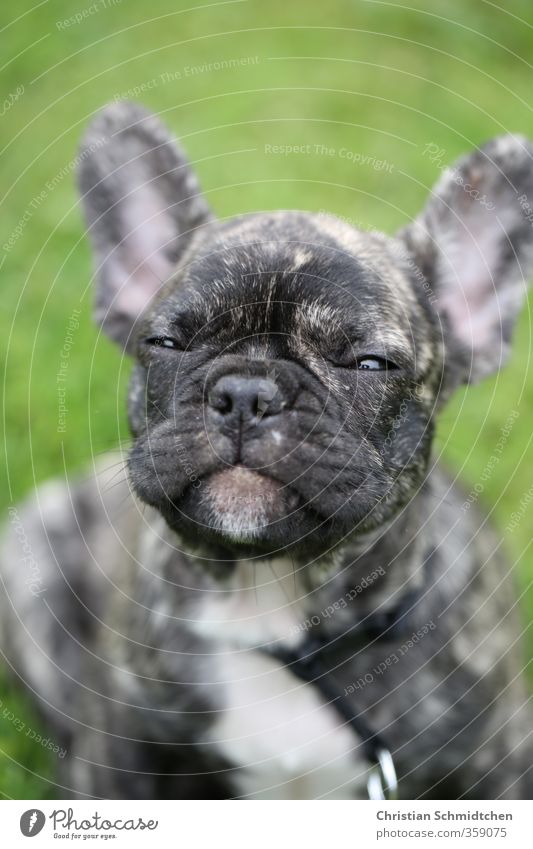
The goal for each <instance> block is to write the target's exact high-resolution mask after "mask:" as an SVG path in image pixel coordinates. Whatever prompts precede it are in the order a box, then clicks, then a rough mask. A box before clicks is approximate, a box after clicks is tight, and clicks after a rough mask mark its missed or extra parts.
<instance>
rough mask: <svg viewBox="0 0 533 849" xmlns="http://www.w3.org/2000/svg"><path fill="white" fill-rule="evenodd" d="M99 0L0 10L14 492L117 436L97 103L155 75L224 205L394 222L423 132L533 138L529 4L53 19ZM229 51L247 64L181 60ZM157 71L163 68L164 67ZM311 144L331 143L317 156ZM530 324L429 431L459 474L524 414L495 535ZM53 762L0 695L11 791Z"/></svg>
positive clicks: (514, 498) (532, 385) (472, 472)
mask: <svg viewBox="0 0 533 849" xmlns="http://www.w3.org/2000/svg"><path fill="white" fill-rule="evenodd" d="M91 4H92V0H91V2H88V0H87V2H86V3H84V0H78V3H76V4H72V3H71V2H68V0H50V2H48V3H45V4H44V5H40V6H39V7H38V8H36V9H35V11H30V10H31V8H32V5H33V4H32V3H30V2H23V3H19V4H17V5H16V6H12V5H9V4H2V7H1V10H0V26H4V25H7V26H8V29H7V30H6V31H5V32H4V33H3V35H4V37H5V38H4V46H3V50H2V59H3V62H8V64H7V67H6V68H5V69H4V71H3V72H2V73H3V79H4V87H3V90H4V91H5V92H6V96H7V95H8V94H9V93H12V94H13V93H15V92H16V91H17V87H20V86H22V85H23V86H24V92H23V93H22V95H21V96H20V97H19V98H18V100H16V102H15V103H13V105H12V106H11V107H10V108H9V109H8V110H7V111H5V113H4V115H3V117H2V118H1V128H2V135H1V144H2V148H3V153H2V158H1V162H2V174H3V179H2V187H3V191H2V195H4V193H5V197H4V198H3V201H2V212H3V219H2V220H3V228H2V244H3V243H4V240H7V238H8V237H9V234H10V233H11V232H12V231H13V230H14V228H15V227H16V225H17V223H18V222H19V221H20V219H22V217H23V216H24V215H25V213H26V217H27V218H29V220H28V221H27V223H26V225H25V227H24V229H23V231H22V233H21V235H20V238H19V239H18V240H17V241H16V243H15V245H14V246H13V248H12V250H10V251H9V252H5V251H4V250H3V249H0V263H2V265H1V266H0V274H1V279H2V310H1V315H0V322H1V333H0V337H1V338H2V340H5V357H6V361H7V382H6V387H5V398H4V413H5V424H6V453H5V457H4V460H5V463H6V471H7V483H6V485H5V486H4V487H3V488H2V498H3V502H2V504H3V507H4V508H7V507H8V506H9V505H10V504H11V503H12V501H13V500H14V501H16V500H17V499H18V498H20V497H21V496H23V495H24V494H25V493H26V492H27V491H28V490H30V489H31V488H32V487H33V486H34V484H35V483H37V482H39V481H42V480H43V479H45V478H47V477H48V476H50V475H55V474H62V473H63V456H64V458H65V463H66V467H67V469H68V470H69V471H75V470H77V469H79V468H81V467H82V466H83V464H84V462H85V461H87V459H88V458H89V457H90V456H91V454H92V453H93V452H100V451H103V450H105V449H106V448H108V447H110V446H113V445H114V444H116V442H117V441H118V440H119V439H120V438H121V437H122V438H124V437H125V436H126V434H127V431H126V427H125V420H124V414H123V409H122V407H123V404H122V402H123V398H124V394H125V385H126V380H127V372H128V365H127V363H126V362H124V361H122V360H121V356H120V354H119V352H118V351H117V350H115V349H114V348H113V347H112V346H111V345H110V343H108V342H107V341H106V340H104V339H102V338H101V337H98V336H97V334H96V332H95V330H94V329H93V328H92V325H91V293H90V291H89V290H88V288H87V287H88V283H89V281H90V274H91V268H90V256H89V251H88V247H87V244H86V242H85V240H84V239H83V228H82V221H81V216H80V210H79V207H78V205H77V197H76V190H75V185H74V181H73V178H72V175H71V174H70V173H69V170H70V166H71V163H72V160H73V158H74V157H75V154H76V147H77V144H78V140H79V137H80V134H81V132H82V130H83V128H84V126H85V125H86V123H87V121H88V120H89V118H90V116H91V114H92V113H93V112H94V111H95V110H96V109H98V108H99V107H100V106H101V105H102V104H103V103H105V102H106V101H108V100H111V99H113V98H114V97H115V96H116V95H119V94H121V93H123V92H126V91H127V90H128V89H132V88H133V87H134V86H138V87H140V86H142V85H143V84H145V87H146V86H147V83H148V82H149V81H153V80H155V81H156V84H152V86H151V87H150V88H149V89H147V91H146V92H145V93H144V94H143V95H142V96H141V97H140V99H141V100H143V101H144V102H145V103H146V104H147V105H148V106H149V107H152V108H153V109H154V110H157V111H159V112H162V113H164V115H165V117H166V120H167V122H168V123H169V124H170V125H171V126H172V128H173V129H174V130H175V132H176V133H177V134H178V135H179V136H181V138H182V139H183V140H184V144H185V146H186V148H187V150H188V152H189V155H190V158H191V159H192V160H193V161H194V162H195V163H197V166H196V167H197V170H198V172H199V174H200V177H201V180H202V184H203V186H204V187H205V189H206V191H207V194H208V196H209V199H210V201H211V203H212V205H213V207H214V208H215V210H216V212H217V213H218V214H219V215H220V216H230V215H233V214H235V213H237V212H243V211H248V210H260V209H274V208H280V207H286V208H295V207H296V208H305V209H311V210H317V209H328V210H331V211H333V212H336V213H338V214H340V215H343V216H346V217H349V218H351V219H354V220H356V221H360V222H362V223H364V224H365V225H368V226H369V227H374V226H376V227H380V228H383V229H385V230H387V231H389V232H393V231H394V230H395V228H397V227H398V226H400V225H401V224H403V223H404V222H405V221H406V220H408V219H409V217H411V216H413V215H414V214H415V213H416V212H417V210H418V209H419V208H420V206H421V205H422V203H423V201H424V197H425V195H426V193H427V191H428V189H429V187H430V186H431V185H432V183H433V182H434V181H435V180H436V179H437V177H438V168H437V167H436V165H435V163H432V162H431V161H430V160H429V159H428V157H427V156H424V155H423V150H424V146H425V145H426V144H428V143H436V144H438V145H440V146H441V147H442V148H443V150H444V158H445V160H446V161H451V160H453V158H454V157H455V156H457V155H458V154H459V153H461V152H462V151H464V150H466V149H468V148H470V147H472V146H473V145H475V144H478V143H480V142H482V141H483V140H485V139H487V138H489V137H490V136H493V135H497V134H499V133H502V132H506V131H519V132H524V133H526V134H529V135H530V136H533V112H532V110H531V107H530V105H529V103H530V97H531V80H532V70H531V66H530V65H529V64H528V58H529V57H531V56H532V55H533V26H532V25H533V18H532V14H531V7H530V4H528V2H527V0H523V2H511V3H507V4H505V10H499V9H498V8H497V7H496V6H495V5H492V4H489V3H484V2H481V0H480V2H479V3H470V4H464V3H460V2H456V3H449V2H444V0H440V2H435V3H433V4H431V5H430V6H428V4H424V3H422V0H412V4H411V5H412V6H413V8H411V9H406V8H402V7H401V6H400V5H399V4H397V3H394V2H393V3H379V2H363V0H359V1H358V0H330V2H328V3H325V4H318V3H316V4H312V3H309V2H304V0H298V2H292V3H288V2H281V0H270V2H269V3H265V2H260V0H246V2H231V3H226V4H219V5H209V6H206V7H205V8H201V6H200V5H199V4H193V3H192V2H191V0H185V2H184V1H183V0H180V2H178V3H176V2H174V0H151V2H150V3H149V4H146V3H144V2H141V0H128V2H126V0H124V1H123V2H122V3H118V2H116V4H115V5H112V0H108V4H109V8H103V7H102V6H100V7H99V10H98V12H96V13H94V14H92V15H90V16H89V17H87V18H86V19H84V20H83V21H82V22H81V23H79V24H74V25H72V26H70V27H69V28H65V27H64V26H63V27H62V26H61V25H57V24H56V22H58V21H61V20H63V19H65V18H67V17H68V16H70V15H73V14H75V13H76V12H77V11H79V10H81V9H83V8H84V7H85V8H87V7H89V6H91ZM190 7H194V8H192V9H191V8H190ZM415 7H417V8H418V11H417V8H415ZM428 8H430V10H431V11H430V12H428V11H427V9H428ZM24 11H28V12H29V13H28V14H26V15H24V16H22V17H20V18H19V19H18V20H16V21H15V17H16V16H20V15H22V14H23V12H24ZM439 15H442V16H443V17H439ZM521 19H525V20H521ZM11 22H12V23H11ZM10 23H11V25H10ZM240 57H251V60H250V62H251V63H250V64H248V65H244V66H241V67H238V68H226V69H222V70H216V69H211V70H209V69H203V70H200V71H198V72H196V73H191V72H190V71H187V70H186V69H187V68H191V67H193V66H194V67H196V68H198V67H199V66H202V65H204V64H205V63H214V62H220V61H221V60H224V59H226V60H227V59H234V58H240ZM255 57H257V60H255ZM252 60H253V62H252ZM177 72H179V74H178V73H177ZM165 74H167V75H170V76H171V77H172V81H167V82H163V80H162V76H163V77H164V75H165ZM167 79H168V78H167ZM289 144H290V145H296V144H299V145H305V144H311V146H312V152H311V153H310V154H295V155H291V156H280V155H274V154H271V153H270V154H269V153H266V152H265V145H289ZM315 144H317V145H320V144H324V145H326V146H328V147H332V148H335V150H336V151H337V154H336V155H334V156H331V157H330V156H321V155H317V154H315V153H314V145H315ZM343 148H346V149H349V150H351V151H355V152H359V153H361V154H368V155H372V156H375V157H376V159H384V160H386V161H387V163H389V164H390V165H392V166H393V167H392V169H389V170H388V171H385V170H383V171H377V170H374V169H372V168H371V167H368V166H364V165H354V164H351V163H350V161H348V160H347V159H346V158H344V157H342V156H341V155H339V152H340V150H341V149H343ZM65 170H66V173H65V176H63V177H61V179H58V180H55V179H54V178H56V177H58V175H61V174H63V173H64V172H65ZM49 181H53V183H54V187H53V188H52V189H48V188H47V182H49ZM42 192H44V196H43V198H42V202H41V203H40V204H37V202H36V201H35V200H34V198H36V197H37V196H39V195H40V194H41V193H42ZM32 201H33V208H32ZM28 211H30V212H31V216H30V215H29V214H28ZM73 308H77V309H81V311H82V315H81V326H80V329H79V330H78V331H76V333H75V341H74V346H73V348H72V354H71V357H70V364H69V369H68V383H67V405H68V417H67V429H66V433H64V434H60V433H58V432H57V398H56V378H55V375H56V372H57V369H58V366H59V351H60V348H61V346H62V342H63V339H64V337H65V334H66V328H67V324H68V317H69V315H70V314H71V311H72V309H73ZM530 336H531V322H530V319H529V314H528V312H527V310H526V311H524V314H523V316H522V318H521V321H520V324H519V327H518V331H517V334H516V345H515V347H514V354H513V358H512V361H511V363H510V365H509V367H508V368H507V369H506V370H505V372H503V373H502V374H500V375H499V376H498V377H496V378H494V379H493V380H490V381H488V382H485V383H484V384H483V385H480V386H476V387H472V388H469V389H468V390H467V391H465V392H462V393H461V394H460V397H456V398H455V399H454V401H453V402H452V404H451V405H450V406H449V407H448V408H447V410H446V411H445V412H444V415H443V417H442V420H441V426H440V430H439V435H438V439H437V443H436V448H437V451H441V450H442V451H443V454H444V457H445V459H446V461H447V463H448V465H449V466H451V467H452V468H456V469H461V470H462V471H461V475H462V478H463V480H464V481H465V483H466V485H467V487H469V486H471V485H473V484H475V483H476V481H478V479H479V477H480V475H481V474H482V472H483V469H484V466H485V463H486V461H487V459H488V457H489V456H490V455H491V453H492V451H493V450H494V446H495V444H496V443H497V441H498V439H499V436H500V432H499V431H500V427H501V426H502V425H503V423H504V422H505V420H506V419H507V417H508V415H509V412H510V411H511V410H513V409H514V410H517V411H518V412H519V413H520V416H519V417H518V419H517V420H516V423H515V425H514V427H513V430H512V435H511V438H510V439H509V440H508V441H507V442H506V444H505V447H504V450H503V452H502V455H501V460H500V463H499V465H497V467H496V469H495V471H494V474H493V475H492V477H491V478H490V479H489V480H488V481H487V482H486V484H485V490H484V492H483V494H482V501H483V503H484V504H485V505H486V506H493V507H494V510H493V520H494V522H495V524H496V525H497V526H498V527H499V528H500V529H501V530H502V531H503V530H504V528H505V525H506V524H507V523H508V521H509V516H510V514H511V513H512V512H513V510H514V509H515V508H516V505H517V504H518V503H519V501H520V498H521V497H522V495H523V493H524V492H525V491H526V490H527V489H528V488H529V487H530V486H531V483H532V478H531V460H532V450H531V445H530V440H531V425H530V421H531V414H532V412H533V379H532V374H531V366H530V351H531V338H530ZM532 518H533V508H531V509H530V512H529V514H526V516H525V517H524V520H523V521H522V522H521V524H520V525H519V527H518V528H517V530H516V531H515V532H514V533H513V534H508V535H507V536H508V539H507V546H508V550H509V552H510V554H511V556H513V557H514V559H515V560H516V561H517V562H518V564H519V578H520V581H521V585H522V588H523V589H524V590H526V592H525V595H524V599H523V604H524V611H525V614H526V616H529V618H530V620H531V619H533V592H532V591H531V590H530V589H529V588H528V587H529V582H530V580H531V578H532V577H533V574H532V573H533V569H532V555H531V551H530V550H527V546H528V543H529V541H530V537H531V531H530V524H529V523H530V521H531V519H532ZM526 588H527V589H526ZM531 647H532V643H531V641H530V644H529V648H530V649H531ZM530 653H531V652H530ZM0 698H2V701H3V703H4V704H8V705H9V711H10V712H14V713H15V714H16V715H17V716H18V717H19V718H20V720H21V721H24V722H25V723H26V725H27V726H31V727H33V728H38V725H39V722H38V720H37V719H36V718H35V717H34V716H33V715H32V713H31V709H30V708H29V706H28V704H27V702H26V700H25V699H23V698H22V697H21V696H20V694H19V693H17V692H15V691H14V690H13V689H12V686H11V685H10V684H8V683H7V682H6V681H4V680H3V679H2V681H1V682H0ZM55 763H56V762H55V761H54V757H53V756H46V753H45V752H44V750H43V749H42V747H40V746H38V745H36V744H35V743H33V742H32V741H31V740H29V739H28V738H26V737H25V736H24V734H23V733H21V732H18V731H17V730H16V728H15V727H14V726H13V723H12V722H10V721H7V720H5V719H2V716H1V711H0V792H1V793H3V794H4V795H5V796H9V797H16V798H32V797H39V796H43V795H46V794H48V793H49V792H50V785H49V784H48V781H47V779H48V778H50V776H53V770H54V766H55ZM39 776H43V778H39Z"/></svg>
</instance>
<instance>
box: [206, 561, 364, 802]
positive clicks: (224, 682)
mask: <svg viewBox="0 0 533 849" xmlns="http://www.w3.org/2000/svg"><path fill="white" fill-rule="evenodd" d="M252 568H253V567H252V566H251V565H250V566H249V569H250V570H251V569H252ZM272 568H273V570H274V573H272V572H271V571H270V570H269V569H268V568H265V567H264V566H263V567H262V568H261V573H262V574H261V578H260V579H259V580H258V581H257V583H255V581H254V579H253V576H251V575H250V576H248V578H245V579H244V580H243V579H242V576H239V577H238V578H237V581H236V583H235V585H234V587H233V588H232V590H231V592H229V593H228V592H217V593H210V594H209V595H208V596H207V597H206V598H205V599H204V601H203V602H202V603H201V605H200V606H199V608H198V610H197V614H196V620H195V622H194V625H193V628H194V631H195V632H196V633H197V634H199V635H202V636H204V637H209V638H210V639H211V640H212V641H213V643H214V644H215V645H216V646H217V647H218V651H217V654H216V657H215V660H214V663H213V675H214V676H215V684H214V690H213V691H214V692H215V698H216V703H217V704H220V711H219V714H218V716H217V719H216V720H215V721H214V722H213V723H212V725H211V726H210V728H209V730H208V733H207V735H206V739H205V744H206V746H207V747H208V748H209V750H210V751H211V752H212V753H213V752H215V751H216V752H217V753H218V754H220V755H222V756H223V757H224V759H225V760H227V761H228V762H230V763H231V764H232V765H235V766H236V767H237V768H238V769H237V772H236V781H237V793H238V794H239V795H242V796H244V797H248V798H285V799H298V798H300V799H302V798H303V799H309V798H320V797H324V798H358V797H360V796H363V797H364V795H365V793H364V787H365V783H366V768H367V764H366V763H365V762H363V761H361V760H360V756H359V755H358V753H357V744H358V740H357V738H356V737H355V736H354V734H353V731H352V730H351V729H350V728H349V727H348V726H346V725H345V724H343V721H342V719H341V718H340V717H339V715H338V714H337V712H336V710H335V709H334V708H333V707H331V706H330V705H328V704H326V703H325V702H324V700H323V698H322V697H321V694H320V692H319V690H318V689H317V688H316V687H315V686H313V685H312V684H306V683H303V682H302V681H301V680H300V679H299V678H297V677H296V676H295V675H294V674H293V673H291V672H290V670H288V669H287V668H286V667H285V666H284V665H283V664H282V663H281V662H279V661H278V660H276V659H274V658H273V657H271V656H269V655H268V654H267V653H266V652H265V651H264V649H265V648H266V647H268V646H271V647H275V646H277V647H278V648H281V647H287V646H295V645H296V644H297V643H298V641H299V640H301V639H302V638H303V636H304V634H305V630H303V629H302V627H301V625H302V623H304V622H305V619H306V617H307V615H308V614H307V613H306V606H305V595H304V594H303V592H302V590H301V589H298V587H297V585H295V581H294V577H293V574H292V569H291V567H290V565H289V567H287V565H286V564H285V563H284V562H278V563H274V564H272Z"/></svg>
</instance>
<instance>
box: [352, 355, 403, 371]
mask: <svg viewBox="0 0 533 849" xmlns="http://www.w3.org/2000/svg"><path fill="white" fill-rule="evenodd" d="M356 365H357V368H358V369H359V370H361V371H387V370H388V369H393V368H396V366H395V365H394V363H391V362H390V360H384V359H383V358H382V357H359V358H358V360H357V363H356Z"/></svg>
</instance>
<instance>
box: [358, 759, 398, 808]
mask: <svg viewBox="0 0 533 849" xmlns="http://www.w3.org/2000/svg"><path fill="white" fill-rule="evenodd" d="M377 759H378V762H377V764H375V765H374V766H373V767H372V771H371V773H370V775H369V776H368V781H367V785H366V787H367V792H368V798H369V799H373V800H375V801H385V800H387V799H397V798H398V779H397V777H396V770H395V768H394V761H393V760H392V755H391V753H390V752H389V750H388V749H380V750H379V751H378V753H377Z"/></svg>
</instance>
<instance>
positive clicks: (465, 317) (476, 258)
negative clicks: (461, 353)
mask: <svg viewBox="0 0 533 849" xmlns="http://www.w3.org/2000/svg"><path fill="white" fill-rule="evenodd" d="M483 223H484V224H486V223H487V222H486V221H484V222H483ZM461 229H462V232H461V234H460V236H459V237H458V238H456V239H453V240H452V239H449V240H447V239H446V237H445V238H444V239H441V240H440V248H441V251H442V253H443V255H444V257H443V266H444V268H445V269H446V271H445V276H446V282H445V285H443V286H442V290H443V294H442V298H441V306H442V308H443V309H444V310H445V312H446V314H447V315H448V317H449V319H450V322H451V325H452V328H453V331H454V333H455V335H456V336H457V338H458V339H460V340H461V341H462V342H463V343H464V344H465V345H467V346H468V347H473V348H474V349H475V348H480V347H483V346H486V345H488V344H490V343H491V340H494V341H497V334H498V332H499V327H500V323H501V317H500V302H499V296H500V293H499V292H498V290H497V286H498V280H497V279H496V278H495V277H494V276H493V275H494V274H495V272H496V270H497V264H498V257H499V254H500V252H501V228H500V227H498V231H499V232H497V231H496V230H495V229H494V231H493V232H487V228H486V227H485V228H476V229H477V232H475V231H468V232H467V231H466V230H465V229H464V228H461ZM491 237H492V238H491ZM447 242H448V244H447Z"/></svg>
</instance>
